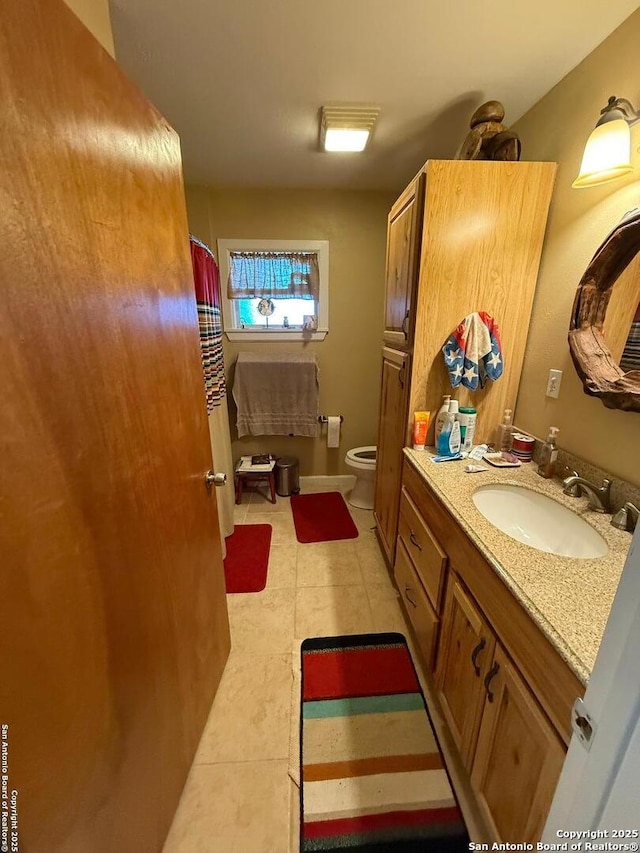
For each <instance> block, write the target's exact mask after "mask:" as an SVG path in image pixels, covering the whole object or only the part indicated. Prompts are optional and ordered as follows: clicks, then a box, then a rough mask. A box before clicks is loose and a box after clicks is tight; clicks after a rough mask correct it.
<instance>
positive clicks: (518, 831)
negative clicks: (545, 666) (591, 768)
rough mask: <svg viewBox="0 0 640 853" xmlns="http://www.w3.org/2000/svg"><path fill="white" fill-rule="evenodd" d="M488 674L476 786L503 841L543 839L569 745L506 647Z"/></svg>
mask: <svg viewBox="0 0 640 853" xmlns="http://www.w3.org/2000/svg"><path fill="white" fill-rule="evenodd" d="M491 673H494V674H493V676H492V677H491V678H490V679H489V678H487V682H488V683H487V688H486V693H487V697H486V702H485V706H484V712H483V715H482V723H481V725H480V732H479V735H478V745H477V749H476V755H475V760H474V763H473V770H472V773H471V784H472V785H473V787H474V789H475V791H476V794H477V796H478V801H479V803H480V807H481V809H482V810H483V812H484V814H485V817H486V819H487V820H488V822H489V825H490V827H491V828H492V829H493V831H494V835H495V839H496V840H497V841H499V840H504V841H511V840H514V841H515V840H517V841H519V842H531V843H534V842H536V841H538V840H539V838H540V834H541V832H542V828H543V826H544V822H545V819H546V817H547V812H548V811H549V806H550V805H551V799H552V797H553V792H554V791H555V788H556V784H557V782H558V776H559V775H560V770H561V769H562V764H563V762H564V758H565V748H564V745H563V743H562V742H561V740H560V738H559V737H558V735H557V733H556V731H555V729H554V728H553V726H552V725H551V723H550V722H549V720H548V719H547V717H546V716H545V715H544V713H543V712H542V710H541V709H540V707H539V705H538V703H537V702H536V700H535V699H534V697H533V695H532V693H531V691H530V690H529V688H528V687H527V686H526V684H525V683H524V681H523V680H522V678H521V677H520V675H519V674H518V672H517V671H516V670H515V668H514V666H513V664H512V663H511V661H510V660H509V659H508V658H507V656H506V654H505V653H504V651H503V649H502V647H501V646H499V645H498V646H496V650H495V655H494V660H493V664H492V667H491V669H490V673H489V674H491Z"/></svg>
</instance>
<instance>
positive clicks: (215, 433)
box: [190, 238, 234, 556]
mask: <svg viewBox="0 0 640 853" xmlns="http://www.w3.org/2000/svg"><path fill="white" fill-rule="evenodd" d="M190 245H191V261H192V263H193V280H194V284H195V290H196V302H197V305H198V319H199V322H200V345H201V348H202V367H203V371H204V387H205V396H206V401H207V412H208V414H209V433H210V435H211V450H212V453H213V460H214V464H215V467H216V471H224V472H226V474H227V484H226V485H225V486H223V487H222V488H219V489H216V498H217V504H218V517H219V519H220V534H221V542H222V552H223V556H224V554H225V544H224V540H225V537H227V536H230V535H231V534H232V533H233V505H234V489H233V459H232V455H231V435H230V433H229V411H228V408H227V383H226V380H225V375H224V354H223V350H222V321H221V317H220V273H219V271H218V264H217V263H216V261H215V258H214V257H213V255H212V254H211V253H210V252H209V251H208V250H207V249H206V248H205V247H204V246H202V245H201V244H200V242H199V241H196V240H194V239H193V238H191V240H190Z"/></svg>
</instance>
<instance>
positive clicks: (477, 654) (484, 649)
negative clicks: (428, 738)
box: [436, 573, 515, 837]
mask: <svg viewBox="0 0 640 853" xmlns="http://www.w3.org/2000/svg"><path fill="white" fill-rule="evenodd" d="M494 648H495V638H494V636H493V633H492V632H491V629H490V628H489V626H488V625H487V623H486V622H485V620H484V618H483V617H482V615H481V613H480V611H479V610H478V608H477V607H476V605H475V604H474V603H473V601H472V599H471V598H470V597H469V596H468V594H467V593H466V591H465V590H464V588H463V587H462V584H461V583H460V581H459V580H458V578H457V577H456V575H455V574H453V573H451V574H450V575H449V583H448V585H447V598H446V604H445V611H444V617H443V621H442V642H441V645H440V653H439V655H438V667H437V673H436V680H437V683H438V688H439V690H440V700H441V703H442V711H443V713H444V716H445V718H446V720H447V723H448V724H449V728H450V730H451V734H452V735H453V739H454V740H455V742H456V745H457V747H458V749H459V751H460V755H461V757H462V760H463V762H464V765H465V767H467V769H469V770H470V769H471V763H472V761H473V753H474V750H475V744H476V738H477V732H478V727H479V725H480V718H481V715H482V705H483V703H484V699H485V691H484V685H483V681H484V679H485V677H486V675H487V671H488V668H489V663H490V662H491V659H492V657H493V650H494ZM514 837H515V836H514Z"/></svg>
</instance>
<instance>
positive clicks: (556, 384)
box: [547, 370, 562, 399]
mask: <svg viewBox="0 0 640 853" xmlns="http://www.w3.org/2000/svg"><path fill="white" fill-rule="evenodd" d="M561 382H562V371H561V370H550V371H549V379H548V381H547V397H554V398H555V399H557V398H558V397H559V396H560V383H561Z"/></svg>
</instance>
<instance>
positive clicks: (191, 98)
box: [110, 0, 638, 190]
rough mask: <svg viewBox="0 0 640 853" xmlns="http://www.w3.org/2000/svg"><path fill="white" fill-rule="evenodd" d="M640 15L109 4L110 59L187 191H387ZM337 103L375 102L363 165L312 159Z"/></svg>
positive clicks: (362, 0) (301, 2) (513, 111)
mask: <svg viewBox="0 0 640 853" xmlns="http://www.w3.org/2000/svg"><path fill="white" fill-rule="evenodd" d="M637 5H638V3H637V0H607V2H603V0H533V2H523V0H511V2H505V1H504V0H484V2H478V0H449V2H441V0H439V2H436V0H319V1H318V0H315V2H314V0H227V2H223V0H180V1H179V2H178V0H110V6H111V18H112V24H113V30H114V37H115V45H116V54H117V58H118V61H119V62H120V64H121V65H122V66H123V68H124V69H125V70H126V71H127V73H128V74H129V75H130V76H131V77H132V78H133V80H135V81H136V82H137V83H138V84H139V85H140V87H141V88H142V89H143V90H144V91H145V92H146V94H147V95H148V97H149V98H150V99H151V100H152V101H153V102H154V103H155V104H156V106H157V107H158V108H159V109H160V110H161V111H162V112H163V114H164V115H165V116H166V117H167V119H168V120H169V121H170V122H171V123H172V124H173V126H174V127H175V128H176V129H177V130H178V132H179V133H180V136H181V139H182V149H183V157H184V166H185V175H186V179H187V180H188V181H190V182H197V183H204V184H209V185H212V186H249V187H344V188H347V187H348V188H358V189H383V188H390V189H394V190H399V189H400V188H402V187H403V186H404V185H405V184H406V183H407V181H408V180H409V179H410V178H411V177H412V175H413V174H415V172H416V171H417V170H418V168H419V167H420V165H421V164H422V163H423V162H424V161H425V160H426V159H427V158H428V157H444V158H446V157H452V156H453V154H454V153H455V150H456V148H457V145H458V144H459V142H460V141H461V139H462V138H463V137H464V135H465V133H466V130H467V128H468V120H469V117H470V116H471V113H472V112H473V110H474V109H475V108H476V107H477V106H478V105H479V104H480V103H482V101H484V100H488V99H489V98H497V99H498V100H501V101H502V102H503V103H504V105H505V108H506V111H507V114H506V119H505V121H506V123H507V124H512V123H513V122H515V121H516V120H517V119H518V118H519V117H520V116H521V115H522V114H523V113H525V112H526V111H527V110H528V109H529V108H530V107H531V106H532V105H533V104H535V103H536V101H538V100H539V99H540V98H541V97H542V96H543V95H544V94H545V93H546V92H547V91H548V90H549V89H550V88H551V87H552V86H554V85H555V83H557V82H558V81H559V80H560V79H562V77H564V75H565V74H567V72H568V71H570V70H571V69H572V68H573V67H574V66H575V65H577V64H578V63H579V62H580V61H581V60H582V59H583V58H584V57H585V56H586V55H587V54H588V53H590V52H591V51H592V50H593V48H594V47H596V45H598V44H599V43H600V42H601V41H602V40H603V39H604V38H606V36H607V35H609V33H610V32H612V31H613V30H614V29H615V28H616V27H617V26H618V24H620V23H621V22H622V21H623V20H624V19H625V18H626V17H627V16H628V15H630V14H631V13H632V12H633V11H634V10H635V9H636V8H637ZM612 94H624V93H612ZM335 102H366V103H374V104H379V105H380V107H381V113H380V117H379V119H378V124H377V126H376V129H375V131H374V136H373V138H372V140H371V142H370V144H369V147H368V149H367V151H366V152H365V153H364V154H326V153H321V152H320V151H318V111H319V108H320V107H321V106H322V105H323V104H328V103H335ZM600 106H601V105H600V103H595V102H594V123H595V119H596V117H597V111H598V109H599V108H600ZM561 118H562V117H561V116H559V117H558V119H559V120H561ZM523 147H524V150H523V156H524V157H526V139H525V140H523Z"/></svg>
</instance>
